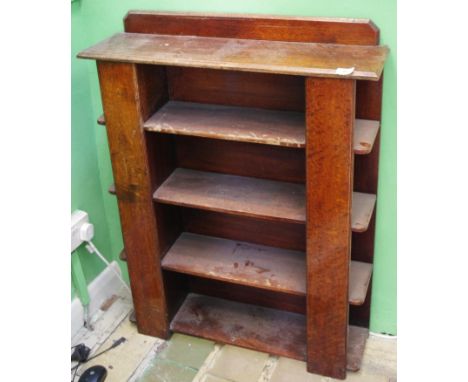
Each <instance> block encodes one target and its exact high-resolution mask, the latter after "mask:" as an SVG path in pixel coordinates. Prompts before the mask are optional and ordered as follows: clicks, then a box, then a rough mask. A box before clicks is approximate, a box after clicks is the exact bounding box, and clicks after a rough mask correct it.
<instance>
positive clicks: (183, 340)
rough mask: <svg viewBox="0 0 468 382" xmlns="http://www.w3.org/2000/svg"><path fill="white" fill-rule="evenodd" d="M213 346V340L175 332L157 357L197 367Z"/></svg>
mask: <svg viewBox="0 0 468 382" xmlns="http://www.w3.org/2000/svg"><path fill="white" fill-rule="evenodd" d="M213 348H214V342H213V341H208V340H205V339H202V338H198V337H192V336H186V335H184V334H178V333H176V334H174V335H173V336H172V337H171V339H170V340H169V341H168V343H167V347H166V348H165V349H164V350H163V351H162V352H161V353H160V354H159V358H162V359H169V360H171V361H175V362H177V363H179V364H182V365H185V366H189V367H192V368H195V369H199V368H200V366H201V365H202V364H203V362H204V361H205V359H206V357H207V356H208V354H210V352H211V351H212V350H213Z"/></svg>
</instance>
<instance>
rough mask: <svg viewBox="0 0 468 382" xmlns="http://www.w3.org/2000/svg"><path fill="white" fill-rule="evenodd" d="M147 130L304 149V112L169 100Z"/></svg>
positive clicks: (156, 114) (148, 125) (148, 123)
mask: <svg viewBox="0 0 468 382" xmlns="http://www.w3.org/2000/svg"><path fill="white" fill-rule="evenodd" d="M144 128H145V129H146V130H147V131H154V132H159V133H167V134H177V135H190V136H195V137H204V138H212V139H222V140H228V141H238V142H252V143H262V144H267V145H274V146H286V147H305V121H304V113H298V112H293V111H277V110H265V109H255V108H247V107H236V106H223V105H211V104H202V103H192V102H178V101H169V102H168V103H167V104H166V105H164V106H163V107H162V108H161V109H160V110H158V112H156V113H155V114H153V116H152V117H151V118H150V119H149V120H148V121H146V122H145V124H144Z"/></svg>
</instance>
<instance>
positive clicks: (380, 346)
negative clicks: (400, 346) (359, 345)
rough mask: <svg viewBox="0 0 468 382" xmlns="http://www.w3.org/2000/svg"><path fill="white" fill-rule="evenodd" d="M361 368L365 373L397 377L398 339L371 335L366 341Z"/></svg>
mask: <svg viewBox="0 0 468 382" xmlns="http://www.w3.org/2000/svg"><path fill="white" fill-rule="evenodd" d="M361 370H362V371H363V372H364V374H377V375H386V376H387V377H393V378H396V370H397V342H396V340H394V339H387V338H380V337H375V336H372V335H371V336H370V337H369V339H368V340H367V343H366V348H365V350H364V357H363V359H362V366H361Z"/></svg>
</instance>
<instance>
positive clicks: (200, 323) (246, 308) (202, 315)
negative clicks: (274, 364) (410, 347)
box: [171, 293, 369, 371]
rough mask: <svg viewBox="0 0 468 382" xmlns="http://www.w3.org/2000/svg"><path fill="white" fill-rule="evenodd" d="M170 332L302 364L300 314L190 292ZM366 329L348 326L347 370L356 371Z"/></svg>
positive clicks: (303, 331) (303, 337)
mask: <svg viewBox="0 0 468 382" xmlns="http://www.w3.org/2000/svg"><path fill="white" fill-rule="evenodd" d="M171 330H173V331H175V332H180V333H184V334H188V335H193V336H198V337H203V338H207V339H210V340H213V341H218V342H222V343H227V344H232V345H236V346H241V347H245V348H249V349H254V350H257V351H263V352H266V353H270V354H275V355H279V356H283V357H289V358H294V359H298V360H301V361H304V360H305V359H306V338H307V335H306V319H305V316H304V315H302V314H297V313H291V312H285V311H280V310H276V309H270V308H264V307H259V306H255V305H249V304H243V303H238V302H233V301H228V300H224V299H220V298H214V297H208V296H203V295H198V294H194V293H191V294H189V295H188V296H187V298H186V299H185V301H184V303H183V304H182V306H181V308H180V309H179V311H178V312H177V314H176V315H175V317H174V319H173V320H172V322H171ZM368 333H369V332H368V330H367V329H365V328H359V327H355V326H350V327H349V333H348V355H347V359H348V362H347V368H348V370H351V371H357V370H359V368H360V366H361V360H362V355H363V352H364V346H365V341H366V339H367V337H368Z"/></svg>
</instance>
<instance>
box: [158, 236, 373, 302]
mask: <svg viewBox="0 0 468 382" xmlns="http://www.w3.org/2000/svg"><path fill="white" fill-rule="evenodd" d="M162 267H163V268H164V269H166V270H169V271H173V272H180V273H185V274H190V275H193V276H198V277H205V278H210V279H215V280H220V281H226V282H230V283H234V284H242V285H247V286H252V287H256V288H263V289H268V290H272V291H276V292H282V293H290V294H297V295H302V296H305V294H306V258H305V253H304V252H300V251H291V250H285V249H281V248H276V247H268V246H262V245H256V244H252V243H248V242H242V241H235V240H227V239H222V238H217V237H212V236H205V235H197V234H193V233H187V232H184V233H182V235H181V236H180V237H179V238H178V239H177V241H176V242H175V243H174V245H173V246H172V247H171V249H170V250H169V251H168V253H167V254H166V255H165V257H164V259H163V261H162ZM349 272H350V281H349V284H350V286H349V302H350V304H353V305H360V304H362V303H363V302H364V300H365V298H366V294H367V288H368V287H369V281H370V277H371V273H372V265H371V264H366V263H361V262H353V261H352V262H351V265H350V269H349Z"/></svg>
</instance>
